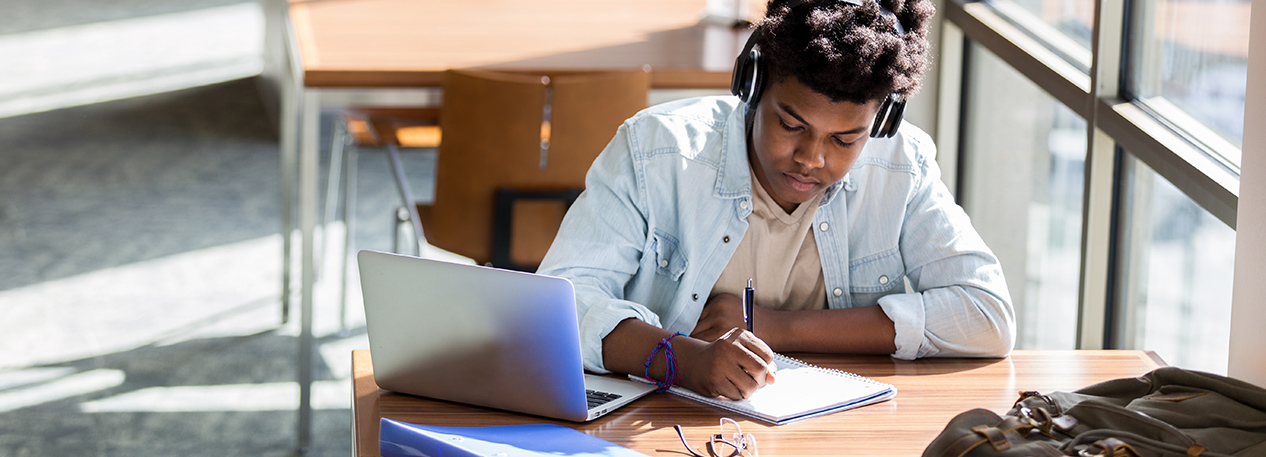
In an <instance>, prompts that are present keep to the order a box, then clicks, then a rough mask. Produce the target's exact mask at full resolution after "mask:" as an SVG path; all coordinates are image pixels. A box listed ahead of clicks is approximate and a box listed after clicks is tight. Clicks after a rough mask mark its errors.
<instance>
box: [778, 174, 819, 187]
mask: <svg viewBox="0 0 1266 457" xmlns="http://www.w3.org/2000/svg"><path fill="white" fill-rule="evenodd" d="M783 177H784V178H786V180H787V185H788V186H791V188H792V189H795V190H796V192H810V191H812V190H813V188H815V187H817V186H818V182H817V180H815V179H813V178H809V177H806V176H799V175H793V174H788V173H783Z"/></svg>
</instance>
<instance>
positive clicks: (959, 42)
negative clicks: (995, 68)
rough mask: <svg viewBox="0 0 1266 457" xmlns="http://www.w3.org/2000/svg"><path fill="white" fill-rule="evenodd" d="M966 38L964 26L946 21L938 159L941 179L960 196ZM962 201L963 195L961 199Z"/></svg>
mask: <svg viewBox="0 0 1266 457" xmlns="http://www.w3.org/2000/svg"><path fill="white" fill-rule="evenodd" d="M964 44H965V43H964V38H963V31H962V29H960V28H958V27H957V26H955V25H954V24H953V23H949V22H946V23H945V24H944V25H943V26H942V27H941V43H940V51H941V53H940V56H939V59H938V60H937V61H938V62H940V67H941V68H940V70H939V71H940V75H939V79H938V81H937V84H938V86H939V89H938V90H937V103H936V145H937V154H936V162H937V165H940V167H941V181H942V182H944V183H945V185H946V187H948V188H949V189H951V191H953V192H954V195H955V196H956V198H959V194H960V192H958V191H957V189H958V188H959V186H958V182H959V179H960V178H961V176H960V175H959V172H958V171H959V158H960V157H959V154H960V151H961V149H960V148H959V138H961V135H960V134H961V131H960V128H959V127H960V126H962V125H965V124H963V116H962V107H963V91H962V90H957V89H959V88H962V87H963V80H964V79H965V78H964V77H963V72H964V70H965V69H966V65H964V64H963V62H964V60H963V56H964V48H965V47H966V46H965V45H964ZM959 201H960V202H961V199H960V200H959Z"/></svg>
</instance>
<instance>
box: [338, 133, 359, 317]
mask: <svg viewBox="0 0 1266 457" xmlns="http://www.w3.org/2000/svg"><path fill="white" fill-rule="evenodd" d="M357 155H358V152H357V150H356V147H355V146H352V147H349V148H347V153H346V154H344V160H345V162H344V166H343V168H344V169H346V170H347V171H346V173H347V176H346V177H345V178H343V225H344V227H343V228H344V230H343V261H342V262H341V263H342V274H341V275H340V280H339V314H338V316H339V317H338V319H339V332H340V333H345V332H347V258H348V256H350V255H351V254H352V243H353V242H354V241H355V236H356V162H357Z"/></svg>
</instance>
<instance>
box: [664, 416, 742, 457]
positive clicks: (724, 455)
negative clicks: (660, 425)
mask: <svg viewBox="0 0 1266 457" xmlns="http://www.w3.org/2000/svg"><path fill="white" fill-rule="evenodd" d="M720 422H721V424H720V426H721V433H717V434H714V435H712V436H710V437H708V441H707V442H706V443H704V449H706V450H707V451H708V453H707V454H704V453H702V452H699V451H697V450H695V449H694V448H692V447H690V443H689V442H687V441H686V435H685V433H683V432H682V431H681V426H680V425H674V426H673V429H674V430H677V437H678V438H681V444H682V445H683V446H686V451H687V452H690V455H692V456H694V457H740V456H748V457H760V452H758V451H757V450H756V437H755V436H753V435H752V434H751V433H747V434H744V433H743V429H742V428H740V427H739V424H738V422H735V421H734V419H730V418H728V417H722V418H721V421H720Z"/></svg>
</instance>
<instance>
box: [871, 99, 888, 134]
mask: <svg viewBox="0 0 1266 457" xmlns="http://www.w3.org/2000/svg"><path fill="white" fill-rule="evenodd" d="M890 108H892V96H891V95H889V96H887V97H884V102H883V103H880V104H879V111H878V112H876V113H875V121H874V122H873V123H871V125H870V137H871V138H879V137H880V136H883V134H884V124H885V123H887V122H888V114H889V113H888V110H889V109H890Z"/></svg>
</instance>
